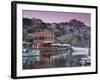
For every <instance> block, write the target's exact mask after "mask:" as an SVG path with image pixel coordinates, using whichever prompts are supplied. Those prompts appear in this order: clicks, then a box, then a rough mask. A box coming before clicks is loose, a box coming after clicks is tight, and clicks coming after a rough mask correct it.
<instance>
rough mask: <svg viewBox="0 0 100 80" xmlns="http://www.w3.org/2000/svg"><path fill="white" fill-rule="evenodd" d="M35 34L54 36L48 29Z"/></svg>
mask: <svg viewBox="0 0 100 80" xmlns="http://www.w3.org/2000/svg"><path fill="white" fill-rule="evenodd" d="M34 34H42V35H52V33H51V32H49V31H48V30H47V29H45V30H44V31H40V32H34Z"/></svg>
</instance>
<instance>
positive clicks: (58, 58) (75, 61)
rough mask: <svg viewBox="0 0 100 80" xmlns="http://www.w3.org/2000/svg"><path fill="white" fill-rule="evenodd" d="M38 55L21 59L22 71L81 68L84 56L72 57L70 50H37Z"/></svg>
mask: <svg viewBox="0 0 100 80" xmlns="http://www.w3.org/2000/svg"><path fill="white" fill-rule="evenodd" d="M38 51H39V54H40V55H34V56H28V57H25V56H24V57H23V69H39V68H57V67H76V66H81V65H80V64H79V61H80V59H81V58H82V57H85V56H84V55H79V56H76V55H74V56H72V53H73V52H72V50H63V51H59V50H42V49H41V50H38Z"/></svg>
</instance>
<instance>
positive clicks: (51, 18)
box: [23, 10, 91, 26]
mask: <svg viewBox="0 0 100 80" xmlns="http://www.w3.org/2000/svg"><path fill="white" fill-rule="evenodd" d="M23 17H24V18H30V19H32V18H38V19H41V20H43V22H46V23H59V22H69V21H70V20H71V19H77V20H80V21H82V22H84V23H85V24H86V25H87V26H90V25H91V24H90V20H91V14H90V13H78V12H77V13H72V12H54V11H34V10H23Z"/></svg>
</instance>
